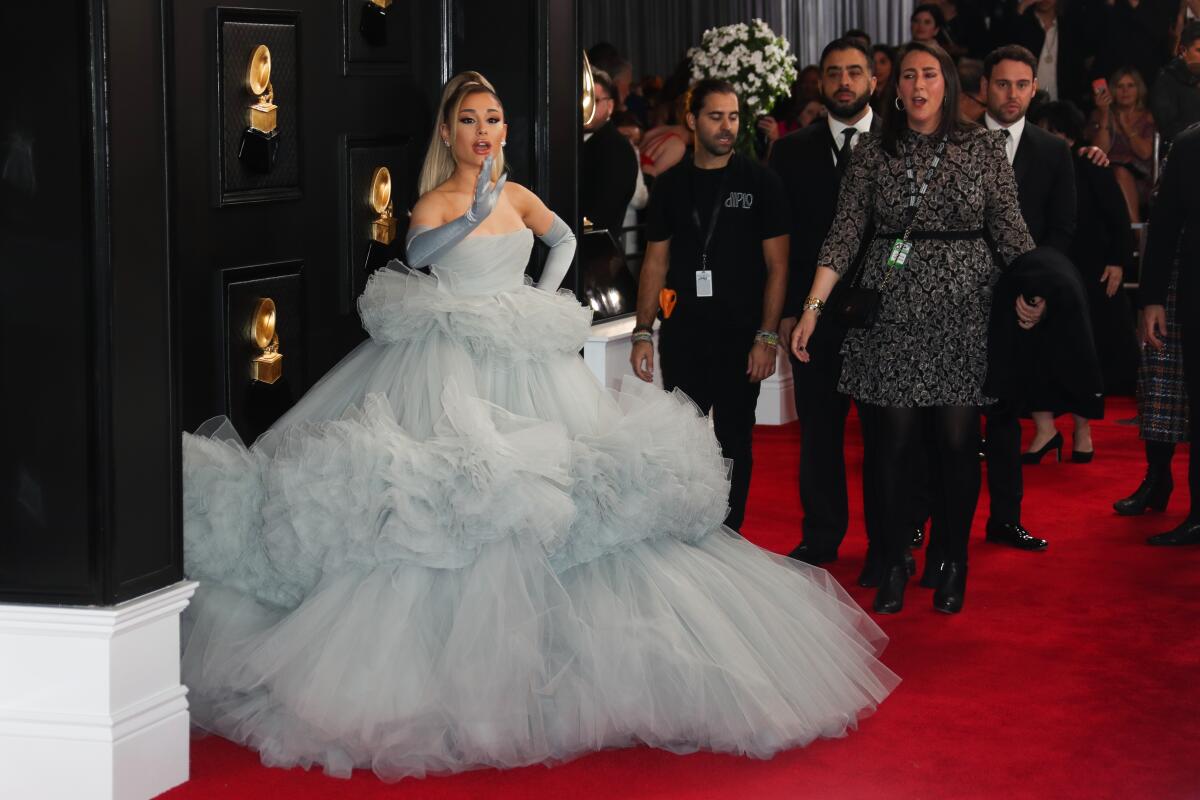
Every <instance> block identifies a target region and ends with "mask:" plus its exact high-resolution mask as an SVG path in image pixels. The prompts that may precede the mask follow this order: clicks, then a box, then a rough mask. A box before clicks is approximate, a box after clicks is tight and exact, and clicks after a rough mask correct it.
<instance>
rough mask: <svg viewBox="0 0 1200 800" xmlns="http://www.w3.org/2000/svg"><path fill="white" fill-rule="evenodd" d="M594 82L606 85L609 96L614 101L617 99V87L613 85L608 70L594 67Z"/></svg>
mask: <svg viewBox="0 0 1200 800" xmlns="http://www.w3.org/2000/svg"><path fill="white" fill-rule="evenodd" d="M592 83H594V84H596V85H597V86H602V87H604V91H605V92H607V93H608V96H609V97H611V98H612V99H613V100H614V101H616V99H617V89H616V87H615V86H613V81H612V78H611V77H609V74H608V73H607V72H605V71H604V70H602V69H593V70H592Z"/></svg>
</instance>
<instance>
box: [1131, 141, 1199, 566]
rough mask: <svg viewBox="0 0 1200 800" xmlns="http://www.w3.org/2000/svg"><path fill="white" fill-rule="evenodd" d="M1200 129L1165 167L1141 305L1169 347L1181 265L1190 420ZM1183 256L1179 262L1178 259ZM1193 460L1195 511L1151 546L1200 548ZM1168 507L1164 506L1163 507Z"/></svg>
mask: <svg viewBox="0 0 1200 800" xmlns="http://www.w3.org/2000/svg"><path fill="white" fill-rule="evenodd" d="M1198 175H1200V125H1193V126H1192V127H1190V128H1188V129H1186V130H1185V131H1183V132H1182V133H1180V134H1178V135H1177V136H1176V137H1175V141H1174V143H1173V144H1172V145H1171V151H1170V154H1169V155H1168V157H1167V163H1166V164H1165V165H1164V167H1163V172H1162V178H1161V182H1160V186H1159V190H1158V193H1157V194H1156V196H1155V198H1154V206H1153V208H1152V211H1151V219H1152V222H1151V224H1150V236H1149V239H1148V240H1147V242H1146V259H1145V262H1144V263H1143V266H1142V276H1141V286H1140V288H1139V301H1140V302H1141V304H1142V329H1141V332H1142V336H1144V337H1145V339H1146V342H1147V343H1148V344H1149V345H1150V346H1151V347H1153V348H1156V349H1161V348H1162V347H1163V346H1164V342H1163V335H1164V334H1165V333H1166V328H1167V316H1166V308H1165V304H1166V301H1167V294H1168V286H1169V284H1170V280H1171V273H1172V271H1173V270H1174V269H1175V267H1176V264H1177V265H1178V275H1179V277H1178V300H1177V303H1178V309H1177V312H1178V313H1177V314H1176V316H1177V319H1178V321H1179V323H1180V327H1181V330H1182V334H1183V336H1182V338H1183V368H1184V380H1185V382H1186V385H1187V395H1188V419H1189V420H1192V421H1194V420H1196V419H1200V357H1197V354H1200V283H1198V281H1197V278H1196V268H1197V265H1198V264H1200V191H1197V179H1196V176H1198ZM1176 254H1178V260H1177V259H1176ZM1193 456H1194V453H1189V455H1188V488H1189V490H1190V495H1191V508H1190V509H1189V511H1188V515H1187V517H1186V518H1185V519H1184V520H1183V522H1182V523H1180V524H1179V525H1178V526H1177V527H1175V528H1173V529H1171V530H1169V531H1166V532H1165V533H1160V534H1156V535H1154V536H1151V537H1150V538H1149V539H1148V540H1147V542H1148V543H1149V544H1152V545H1168V546H1169V545H1188V544H1200V458H1195V457H1193ZM1164 505H1165V503H1164Z"/></svg>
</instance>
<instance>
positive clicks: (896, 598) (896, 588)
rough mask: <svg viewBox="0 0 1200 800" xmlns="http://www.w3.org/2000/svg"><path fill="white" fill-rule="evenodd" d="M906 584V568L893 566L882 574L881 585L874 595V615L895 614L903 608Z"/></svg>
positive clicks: (900, 565) (901, 564)
mask: <svg viewBox="0 0 1200 800" xmlns="http://www.w3.org/2000/svg"><path fill="white" fill-rule="evenodd" d="M907 584H908V567H906V566H905V565H904V564H903V563H900V564H893V565H892V566H890V567H888V568H887V570H886V571H885V572H884V574H883V583H881V584H879V592H878V594H876V595H875V606H874V607H875V613H876V614H895V613H896V612H898V611H899V610H900V609H902V608H904V587H905V586H906V585H907Z"/></svg>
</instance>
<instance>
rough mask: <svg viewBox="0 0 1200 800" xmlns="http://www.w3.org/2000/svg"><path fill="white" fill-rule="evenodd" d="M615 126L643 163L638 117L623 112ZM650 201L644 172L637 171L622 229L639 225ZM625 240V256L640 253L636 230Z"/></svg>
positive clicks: (616, 119) (614, 121) (628, 232)
mask: <svg viewBox="0 0 1200 800" xmlns="http://www.w3.org/2000/svg"><path fill="white" fill-rule="evenodd" d="M613 125H614V126H616V129H617V130H618V131H620V133H621V135H622V136H624V137H625V138H626V139H627V140H629V143H630V144H631V145H633V152H634V154H635V155H637V157H638V161H639V163H640V161H641V153H640V152H639V150H638V144H639V143H640V142H641V139H642V128H641V126H640V125H638V120H637V117H636V116H634V114H633V112H632V111H622V112H621V113H620V114H617V116H615V117H613ZM649 200H650V191H649V189H647V188H646V180H645V178H644V177H642V171H641V170H640V169H639V170H638V171H637V181H636V183H635V184H634V188H633V197H632V198H631V199H630V201H629V206H628V207H626V209H625V219H624V220H622V224H621V227H622V228H633V227H635V226H636V225H637V221H638V220H637V216H638V212H639V211H641V210H642V209H644V208H645V207H646V203H647V202H648V201H649ZM622 238H623V240H624V244H625V247H624V252H625V255H633V254H634V253H637V251H638V233H637V231H636V230H626V231H625V232H624V233H623V234H622Z"/></svg>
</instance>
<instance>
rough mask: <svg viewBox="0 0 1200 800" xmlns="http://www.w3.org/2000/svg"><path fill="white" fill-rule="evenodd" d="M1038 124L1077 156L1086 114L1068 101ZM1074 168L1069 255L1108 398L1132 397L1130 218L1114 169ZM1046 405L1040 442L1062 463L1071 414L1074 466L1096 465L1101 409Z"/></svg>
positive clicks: (1048, 110)
mask: <svg viewBox="0 0 1200 800" xmlns="http://www.w3.org/2000/svg"><path fill="white" fill-rule="evenodd" d="M1032 121H1034V122H1035V124H1037V125H1039V126H1040V127H1042V128H1043V129H1044V130H1046V131H1048V132H1049V133H1052V134H1054V135H1055V136H1058V137H1059V138H1060V139H1062V140H1063V141H1065V142H1066V143H1067V147H1068V148H1069V149H1070V150H1071V151H1072V152H1075V150H1076V147H1077V145H1078V143H1079V142H1080V141H1081V139H1082V137H1083V128H1084V118H1083V113H1082V112H1080V111H1079V109H1078V108H1076V107H1075V106H1074V105H1073V104H1071V103H1069V102H1066V101H1056V102H1051V103H1047V104H1046V105H1044V106H1042V107H1041V108H1040V109H1038V114H1037V117H1036V118H1035V119H1033V120H1032ZM1074 167H1075V169H1074V174H1075V196H1076V203H1077V210H1078V216H1077V219H1078V224H1077V225H1076V228H1075V235H1074V237H1073V238H1072V241H1071V246H1070V249H1069V250H1068V253H1067V254H1068V255H1069V256H1070V259H1071V262H1072V263H1073V264H1074V265H1075V268H1076V269H1078V270H1079V273H1080V275H1081V276H1082V278H1083V283H1084V288H1085V289H1086V291H1087V300H1088V310H1089V312H1090V313H1089V315H1090V318H1091V333H1092V337H1093V341H1094V343H1095V348H1096V352H1097V354H1098V356H1099V359H1100V364H1101V369H1102V375H1103V379H1104V387H1105V391H1106V392H1107V393H1109V394H1114V393H1117V392H1123V391H1125V392H1127V391H1128V390H1129V389H1131V388H1132V386H1133V374H1134V370H1135V369H1136V365H1137V345H1136V343H1135V341H1134V336H1133V316H1132V313H1131V310H1130V307H1129V301H1128V298H1127V297H1126V296H1125V294H1124V292H1122V291H1121V282H1122V280H1123V279H1124V276H1125V273H1126V271H1127V270H1131V269H1132V268H1133V265H1134V260H1133V250H1134V238H1133V230H1132V228H1130V224H1129V213H1128V211H1127V210H1126V208H1125V201H1124V198H1123V197H1122V194H1121V188H1120V186H1118V184H1117V180H1116V178H1115V177H1114V175H1113V169H1112V168H1107V167H1098V166H1096V165H1095V164H1093V163H1092V162H1091V161H1090V160H1089V159H1087V158H1086V157H1085V156H1083V155H1076V156H1074ZM1048 383H1049V382H1048V381H1046V382H1043V384H1042V385H1043V386H1045V385H1046V384H1048ZM1041 399H1043V400H1046V401H1047V402H1046V403H1044V404H1042V405H1040V406H1039V407H1040V408H1043V409H1047V410H1044V411H1034V412H1033V420H1034V423H1035V424H1036V425H1037V434H1036V435H1035V437H1034V438H1035V441H1039V440H1040V441H1051V442H1054V443H1055V445H1056V447H1055V448H1054V449H1056V451H1057V455H1058V458H1059V459H1060V460H1061V458H1062V443H1063V438H1062V434H1060V433H1059V432H1058V430H1057V429H1056V428H1055V424H1054V413H1055V412H1063V411H1070V412H1072V416H1073V419H1074V435H1073V446H1072V450H1071V460H1072V461H1074V462H1076V463H1087V462H1089V461H1091V460H1092V455H1093V452H1094V448H1093V446H1092V432H1091V426H1090V424H1089V420H1088V417H1087V412H1089V411H1090V412H1091V413H1094V412H1095V410H1096V409H1085V408H1071V407H1070V406H1071V405H1072V403H1071V402H1070V401H1069V400H1068V399H1067V398H1065V397H1064V396H1063V395H1062V393H1057V394H1056V393H1054V392H1049V391H1043V393H1042V397H1041ZM1089 405H1090V404H1089ZM1045 452H1047V451H1046V450H1045V449H1043V450H1042V453H1043V454H1044V453H1045ZM1040 459H1041V455H1035V454H1026V463H1030V462H1031V461H1032V462H1034V463H1036V461H1039V460H1040Z"/></svg>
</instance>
